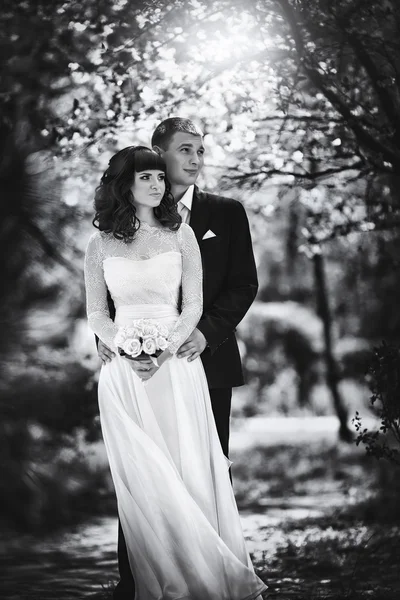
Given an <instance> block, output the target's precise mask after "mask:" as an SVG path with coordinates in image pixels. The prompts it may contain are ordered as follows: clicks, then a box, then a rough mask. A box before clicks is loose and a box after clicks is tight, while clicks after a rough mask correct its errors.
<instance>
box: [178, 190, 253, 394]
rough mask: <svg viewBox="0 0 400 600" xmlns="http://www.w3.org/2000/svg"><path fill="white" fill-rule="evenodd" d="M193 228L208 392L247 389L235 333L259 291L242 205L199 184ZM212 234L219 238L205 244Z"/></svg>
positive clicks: (194, 204)
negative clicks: (200, 273)
mask: <svg viewBox="0 0 400 600" xmlns="http://www.w3.org/2000/svg"><path fill="white" fill-rule="evenodd" d="M190 225H191V227H192V229H193V231H194V233H195V235H196V238H197V241H198V243H199V246H200V251H201V256H202V262H203V315H202V318H201V320H200V322H199V324H198V326H197V327H198V329H200V331H201V332H202V333H203V334H204V336H205V338H206V340H207V342H208V347H207V348H206V349H205V350H204V352H203V353H202V355H201V359H202V361H203V365H204V369H205V372H206V376H207V380H208V385H209V387H210V388H225V387H236V386H240V385H243V383H244V380H243V371H242V365H241V360H240V354H239V349H238V345H237V341H236V337H235V329H236V326H237V325H238V323H240V321H241V320H242V319H243V317H244V315H245V314H246V312H247V311H248V309H249V307H250V305H251V304H252V302H253V300H254V298H255V296H256V293H257V289H258V281H257V271H256V266H255V262H254V254H253V247H252V242H251V236H250V229H249V223H248V220H247V216H246V213H245V210H244V208H243V206H242V204H241V203H240V202H238V201H237V200H232V199H231V198H224V197H222V196H217V195H215V194H209V193H207V192H203V191H200V190H199V189H198V188H197V187H196V186H195V190H194V195H193V204H192V210H191V215H190ZM208 230H211V231H212V232H213V233H215V237H212V238H209V239H206V240H203V236H204V234H205V233H206V232H207V231H208Z"/></svg>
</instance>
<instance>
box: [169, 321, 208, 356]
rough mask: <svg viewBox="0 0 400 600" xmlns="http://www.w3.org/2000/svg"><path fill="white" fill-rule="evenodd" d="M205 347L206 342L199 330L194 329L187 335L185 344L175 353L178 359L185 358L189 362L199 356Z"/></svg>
mask: <svg viewBox="0 0 400 600" xmlns="http://www.w3.org/2000/svg"><path fill="white" fill-rule="evenodd" d="M206 346H207V340H206V338H205V337H204V335H203V334H202V333H201V331H200V329H194V331H193V332H192V333H191V334H190V335H189V337H188V339H187V340H186V342H184V343H183V344H182V346H181V347H180V348H179V350H178V352H177V354H176V355H177V357H178V358H186V357H187V359H188V361H189V362H191V361H192V360H194V359H195V358H197V357H198V356H200V354H201V353H202V352H203V350H204V349H205V347H206Z"/></svg>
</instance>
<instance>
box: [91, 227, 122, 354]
mask: <svg viewBox="0 0 400 600" xmlns="http://www.w3.org/2000/svg"><path fill="white" fill-rule="evenodd" d="M103 254H104V251H103V244H102V239H101V237H100V235H99V234H98V233H94V234H93V235H92V237H91V238H90V240H89V244H88V247H87V249H86V255H85V286H86V310H87V317H88V321H89V326H90V328H91V329H92V331H93V332H94V333H95V334H96V335H97V336H98V337H99V338H100V339H101V341H102V342H104V343H105V344H106V345H107V346H108V347H109V348H111V349H112V350H113V351H114V352H117V348H116V346H115V344H114V338H115V335H116V333H117V331H118V327H117V326H116V325H115V323H114V321H113V320H112V319H110V311H109V309H108V304H107V285H106V282H105V281H104V272H103V258H104V256H103Z"/></svg>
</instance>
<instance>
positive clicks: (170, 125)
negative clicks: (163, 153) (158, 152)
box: [151, 117, 204, 150]
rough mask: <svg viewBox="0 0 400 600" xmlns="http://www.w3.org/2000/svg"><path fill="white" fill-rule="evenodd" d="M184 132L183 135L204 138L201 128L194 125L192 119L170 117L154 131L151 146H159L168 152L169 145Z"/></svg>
mask: <svg viewBox="0 0 400 600" xmlns="http://www.w3.org/2000/svg"><path fill="white" fill-rule="evenodd" d="M178 131H182V132H183V133H191V134H192V135H199V136H201V137H203V135H204V134H203V132H202V131H201V129H200V127H199V126H198V125H196V123H193V121H191V120H190V119H184V118H183V117H170V118H169V119H165V120H164V121H161V123H160V124H159V125H157V127H156V128H155V130H154V133H153V135H152V138H151V145H152V146H158V147H159V148H162V149H163V150H168V146H169V143H170V141H171V139H172V137H173V135H174V134H175V133H177V132H178Z"/></svg>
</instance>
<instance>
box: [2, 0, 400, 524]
mask: <svg viewBox="0 0 400 600" xmlns="http://www.w3.org/2000/svg"><path fill="white" fill-rule="evenodd" d="M0 21H1V25H2V28H3V30H4V31H5V32H7V35H5V36H3V37H2V41H1V42H0V49H1V55H2V66H1V74H2V77H1V82H0V107H1V117H0V145H1V162H0V186H1V190H2V195H1V204H0V210H1V218H0V251H1V254H2V256H3V261H2V263H1V267H0V277H1V281H2V284H3V285H2V288H1V297H0V302H1V313H0V315H1V316H0V318H1V327H2V335H1V339H0V360H1V363H2V371H3V378H2V382H1V402H0V429H1V434H2V435H1V442H0V444H1V446H0V447H1V454H2V458H3V461H2V462H3V468H4V473H5V475H4V476H3V477H2V478H1V480H0V492H1V493H0V498H1V500H0V502H1V504H2V515H3V521H4V523H7V527H11V528H12V529H14V528H17V529H19V530H20V531H21V530H22V531H43V529H52V528H54V527H58V526H60V525H65V524H68V523H74V522H76V520H78V519H80V518H82V515H83V518H84V517H85V515H88V514H90V515H93V514H94V513H99V514H103V513H104V512H105V511H112V510H115V507H114V504H113V503H114V501H113V499H112V487H111V483H110V479H109V474H108V471H107V468H106V467H105V466H104V464H103V462H102V461H99V460H98V459H96V458H95V457H96V456H98V452H99V447H100V446H101V441H100V437H101V436H100V429H99V422H98V416H97V399H96V382H97V377H98V366H99V364H98V359H97V356H96V353H95V347H94V341H93V337H92V335H91V333H90V332H89V331H88V328H87V325H86V320H85V297H84V287H83V278H82V265H83V256H84V251H85V247H86V244H87V241H88V238H89V236H90V234H91V232H92V231H93V227H92V224H91V219H92V218H93V194H94V190H95V187H96V185H98V182H99V178H100V176H101V174H102V172H103V171H104V169H105V168H106V166H107V162H108V160H109V158H110V156H111V155H112V154H113V153H114V152H115V151H117V150H118V149H121V148H123V147H125V146H128V145H135V144H138V143H140V144H145V145H149V143H150V137H151V133H152V131H153V130H154V128H155V126H156V125H157V124H158V123H159V122H160V121H161V120H162V119H164V118H167V117H169V116H176V115H180V116H184V117H189V118H191V119H193V120H195V121H196V122H198V123H199V124H200V126H201V128H202V129H203V131H204V133H205V146H206V160H205V168H204V173H203V175H202V178H201V180H200V181H199V183H200V186H201V187H203V188H205V189H208V190H219V192H221V193H224V194H225V195H228V196H231V197H234V198H237V199H239V200H240V201H241V202H243V204H244V206H245V208H246V211H247V214H248V217H249V220H250V223H251V229H252V236H253V241H254V251H255V255H256V260H257V267H258V274H259V280H260V289H259V294H258V296H257V300H256V303H255V304H254V306H253V307H252V309H251V310H250V311H249V314H248V315H247V316H246V318H245V320H244V321H243V323H242V324H241V326H240V328H239V331H238V335H239V339H240V345H241V351H242V355H243V359H244V365H245V369H246V374H247V381H248V385H247V386H246V387H245V388H243V389H242V390H240V391H238V392H237V394H236V395H235V402H234V407H233V418H234V419H236V420H237V421H238V422H240V421H241V420H244V419H249V418H250V419H251V418H255V417H266V418H268V417H275V416H282V415H283V416H289V417H307V416H329V415H335V416H336V417H337V419H338V436H337V438H338V443H340V442H339V440H342V442H345V441H347V442H349V441H350V440H351V438H352V437H354V427H353V426H352V424H351V419H352V417H354V415H355V413H356V411H359V412H360V413H361V414H362V415H366V416H367V417H368V418H370V419H374V418H375V416H376V414H375V413H374V412H371V410H370V408H368V402H369V396H370V389H369V385H370V379H368V377H366V370H367V368H368V365H370V364H371V362H370V361H371V359H372V356H373V348H376V347H378V346H380V345H381V343H382V341H385V342H386V343H387V344H388V345H389V346H390V347H391V345H392V344H397V343H398V341H399V337H400V315H399V310H398V298H399V276H398V272H399V271H398V269H399V259H400V239H399V224H400V213H399V208H400V202H399V201H400V195H399V191H400V190H399V176H400V110H399V109H400V47H399V46H400V42H399V40H400V36H399V33H400V9H399V7H398V6H397V4H396V3H395V2H391V1H389V0H383V1H382V2H379V3H378V2H373V1H371V0H364V1H362V2H361V1H357V0H337V1H335V2H332V1H329V0H315V1H313V2H306V1H301V0H298V1H296V0H265V1H263V2H262V1H260V0H248V1H247V2H243V1H242V0H214V1H212V2H211V1H209V0H189V1H186V2H185V1H179V0H170V1H169V2H168V1H167V2H165V1H164V2H162V1H157V0H148V1H138V2H136V1H135V2H130V1H128V0H115V1H113V2H108V1H105V0H81V1H80V2H74V1H70V2H63V1H61V0H38V1H37V2H35V3H30V2H27V1H22V0H13V1H11V0H5V4H4V7H3V10H2V14H1V16H0ZM55 507H57V510H55Z"/></svg>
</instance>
